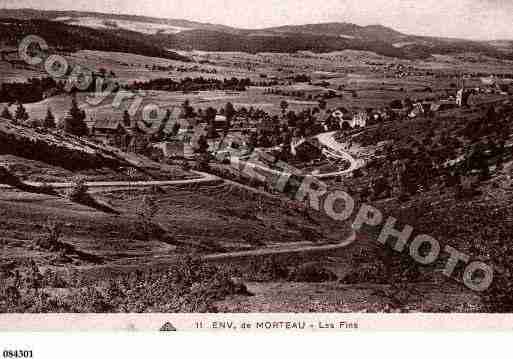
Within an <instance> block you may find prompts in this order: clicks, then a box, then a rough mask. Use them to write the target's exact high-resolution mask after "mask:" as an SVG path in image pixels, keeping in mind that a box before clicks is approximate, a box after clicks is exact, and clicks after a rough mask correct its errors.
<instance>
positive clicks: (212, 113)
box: [205, 107, 218, 138]
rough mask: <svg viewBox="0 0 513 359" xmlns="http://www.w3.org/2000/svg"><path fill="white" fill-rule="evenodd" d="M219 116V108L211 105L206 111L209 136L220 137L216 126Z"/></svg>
mask: <svg viewBox="0 0 513 359" xmlns="http://www.w3.org/2000/svg"><path fill="white" fill-rule="evenodd" d="M216 116H217V110H216V109H215V108H212V107H209V108H207V110H206V111H205V119H206V121H207V123H208V133H207V137H208V138H216V137H218V134H217V131H216V126H215V120H216Z"/></svg>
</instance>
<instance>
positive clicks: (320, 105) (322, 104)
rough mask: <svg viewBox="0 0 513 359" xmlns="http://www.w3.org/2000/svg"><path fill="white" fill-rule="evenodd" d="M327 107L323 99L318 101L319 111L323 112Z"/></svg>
mask: <svg viewBox="0 0 513 359" xmlns="http://www.w3.org/2000/svg"><path fill="white" fill-rule="evenodd" d="M327 105H328V103H327V102H326V100H325V99H320V100H319V108H320V109H321V110H325V109H326V106H327Z"/></svg>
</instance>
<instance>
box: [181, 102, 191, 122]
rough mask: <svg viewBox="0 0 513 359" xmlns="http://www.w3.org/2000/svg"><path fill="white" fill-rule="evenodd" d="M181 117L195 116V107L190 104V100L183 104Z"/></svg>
mask: <svg viewBox="0 0 513 359" xmlns="http://www.w3.org/2000/svg"><path fill="white" fill-rule="evenodd" d="M181 115H182V116H181V117H183V118H191V117H194V108H192V106H191V105H190V102H189V100H185V101H184V102H183V104H182V113H181Z"/></svg>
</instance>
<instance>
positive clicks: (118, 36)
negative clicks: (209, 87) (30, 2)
mask: <svg viewBox="0 0 513 359" xmlns="http://www.w3.org/2000/svg"><path fill="white" fill-rule="evenodd" d="M0 14H1V11H0ZM27 35H38V36H41V37H42V38H44V39H45V40H46V41H47V43H48V45H49V46H50V47H53V48H57V49H59V50H62V51H69V52H75V51H78V50H100V51H115V52H126V53H133V54H138V55H144V56H153V57H162V58H166V59H172V60H182V61H188V59H187V58H186V57H184V56H181V55H179V54H177V53H175V52H172V51H168V50H166V49H164V48H162V47H160V46H158V45H155V44H153V43H152V42H151V39H150V38H148V37H146V36H145V35H143V34H140V33H137V32H131V31H124V30H115V31H100V30H96V29H91V28H88V27H82V26H74V25H67V24H64V23H60V22H56V21H49V20H42V19H32V20H20V19H8V18H3V19H2V18H0V43H3V45H4V46H16V45H17V44H18V43H19V42H20V41H21V40H22V39H23V38H24V37H26V36H27Z"/></svg>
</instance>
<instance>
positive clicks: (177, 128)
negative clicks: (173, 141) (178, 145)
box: [171, 121, 180, 136]
mask: <svg viewBox="0 0 513 359" xmlns="http://www.w3.org/2000/svg"><path fill="white" fill-rule="evenodd" d="M178 131H180V124H179V123H178V121H176V122H175V123H174V124H173V128H172V129H171V134H172V135H173V136H176V135H177V134H178Z"/></svg>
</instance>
